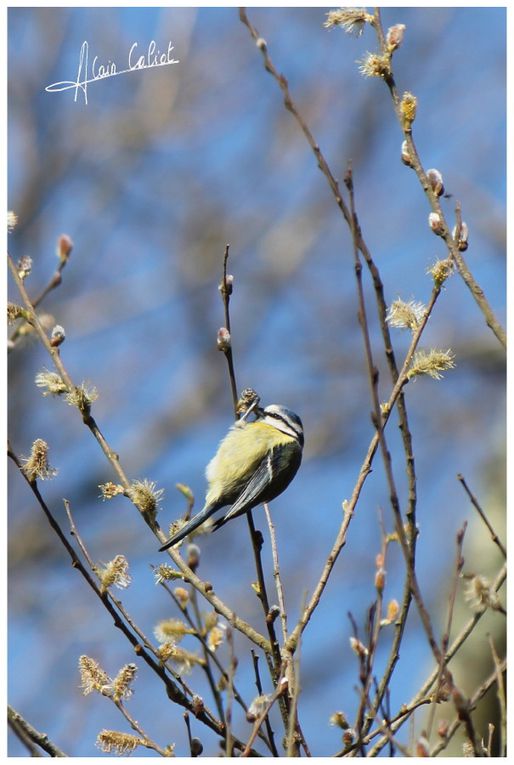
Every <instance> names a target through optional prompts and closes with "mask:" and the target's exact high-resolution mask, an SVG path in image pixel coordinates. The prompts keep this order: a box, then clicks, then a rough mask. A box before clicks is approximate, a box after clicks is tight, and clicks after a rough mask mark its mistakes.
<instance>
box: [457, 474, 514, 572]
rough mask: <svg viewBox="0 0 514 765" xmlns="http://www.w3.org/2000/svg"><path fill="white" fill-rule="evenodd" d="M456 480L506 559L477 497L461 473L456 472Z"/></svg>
mask: <svg viewBox="0 0 514 765" xmlns="http://www.w3.org/2000/svg"><path fill="white" fill-rule="evenodd" d="M457 480H458V481H460V482H461V484H462V486H463V488H464V491H465V492H466V494H467V495H468V497H469V499H470V501H471V504H472V505H473V507H474V508H475V510H476V511H477V513H478V514H479V516H480V517H481V519H482V520H483V522H484V523H485V525H486V526H487V528H488V530H489V533H490V534H491V539H492V540H493V542H494V543H495V545H496V546H497V547H498V549H499V550H500V552H501V554H502V555H503V557H504V558H505V560H506V559H507V550H506V549H505V546H504V545H503V544H502V542H501V540H500V538H499V536H498V534H497V533H496V531H495V530H494V529H493V527H492V524H491V522H490V521H489V519H488V517H487V516H486V514H485V513H484V511H483V509H482V507H481V506H480V504H479V502H478V500H477V498H476V497H475V495H474V494H473V492H472V491H471V489H470V488H469V486H468V484H467V483H466V481H465V480H464V476H463V475H462V473H457Z"/></svg>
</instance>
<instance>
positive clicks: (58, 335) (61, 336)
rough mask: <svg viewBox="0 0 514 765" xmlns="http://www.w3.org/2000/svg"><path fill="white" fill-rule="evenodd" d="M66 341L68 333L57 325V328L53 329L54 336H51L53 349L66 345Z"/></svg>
mask: <svg viewBox="0 0 514 765" xmlns="http://www.w3.org/2000/svg"><path fill="white" fill-rule="evenodd" d="M65 339H66V333H65V331H64V328H63V327H61V325H60V324H56V325H55V327H54V328H53V329H52V334H51V336H50V345H51V346H52V348H58V347H59V346H60V345H62V344H63V343H64V341H65Z"/></svg>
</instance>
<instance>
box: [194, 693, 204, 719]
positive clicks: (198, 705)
mask: <svg viewBox="0 0 514 765" xmlns="http://www.w3.org/2000/svg"><path fill="white" fill-rule="evenodd" d="M192 708H193V712H194V714H195V715H196V716H197V717H198V715H199V714H201V713H202V712H203V711H204V709H205V705H204V703H203V699H202V697H201V696H197V695H196V694H195V695H194V696H193V699H192Z"/></svg>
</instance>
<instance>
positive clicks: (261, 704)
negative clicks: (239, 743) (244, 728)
mask: <svg viewBox="0 0 514 765" xmlns="http://www.w3.org/2000/svg"><path fill="white" fill-rule="evenodd" d="M270 701H271V696H270V695H269V694H266V693H264V694H262V695H261V696H257V697H256V698H255V699H254V700H253V701H252V703H251V704H250V706H249V707H248V711H247V713H246V719H247V720H248V722H255V721H256V720H257V718H259V717H260V716H261V715H262V714H263V712H264V711H265V709H266V707H267V706H268V704H269V703H270Z"/></svg>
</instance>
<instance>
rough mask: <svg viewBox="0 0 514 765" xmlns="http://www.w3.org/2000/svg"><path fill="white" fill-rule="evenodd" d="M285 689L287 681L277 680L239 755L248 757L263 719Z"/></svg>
mask: <svg viewBox="0 0 514 765" xmlns="http://www.w3.org/2000/svg"><path fill="white" fill-rule="evenodd" d="M286 690H287V683H285V682H279V683H278V684H277V687H276V688H275V690H274V691H273V694H272V695H271V698H270V699H269V701H268V703H267V704H266V706H265V707H264V709H263V711H262V712H261V714H260V715H259V717H258V718H257V720H256V721H255V723H254V726H253V729H252V732H251V734H250V738H249V739H248V741H247V742H246V747H245V749H243V751H242V752H241V757H249V756H250V755H251V752H252V750H251V747H252V744H253V742H254V741H255V739H256V737H257V733H258V731H259V729H260V727H261V725H262V724H263V722H264V720H266V718H267V716H268V714H269V712H270V709H271V707H272V706H273V704H274V703H275V701H276V700H277V699H278V698H279V697H280V696H281V695H282V694H283V693H285V692H286Z"/></svg>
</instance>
